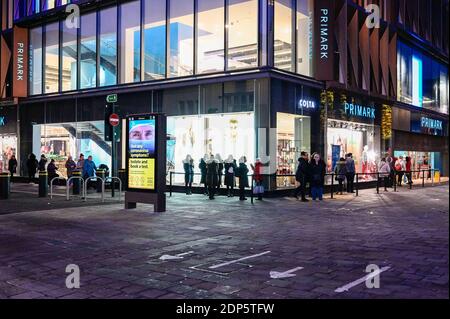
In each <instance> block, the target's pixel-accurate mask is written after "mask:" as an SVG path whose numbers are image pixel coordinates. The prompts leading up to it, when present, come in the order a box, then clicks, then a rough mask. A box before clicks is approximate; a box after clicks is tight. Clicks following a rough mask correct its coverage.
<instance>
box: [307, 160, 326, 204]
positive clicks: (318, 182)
mask: <svg viewBox="0 0 450 319" xmlns="http://www.w3.org/2000/svg"><path fill="white" fill-rule="evenodd" d="M310 168H311V181H310V183H311V193H312V194H311V195H312V199H313V200H316V199H317V198H319V200H322V199H323V186H324V184H325V162H324V161H323V160H322V159H321V158H320V155H319V154H318V153H316V154H314V157H313V158H312V159H311V162H310Z"/></svg>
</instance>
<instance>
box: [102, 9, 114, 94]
mask: <svg viewBox="0 0 450 319" xmlns="http://www.w3.org/2000/svg"><path fill="white" fill-rule="evenodd" d="M116 32H117V7H112V8H109V9H105V10H101V11H100V31H99V33H100V39H99V42H100V45H99V48H100V52H99V54H100V68H99V72H100V73H99V75H100V83H99V85H100V86H106V85H114V84H116V83H117V33H116Z"/></svg>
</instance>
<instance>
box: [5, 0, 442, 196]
mask: <svg viewBox="0 0 450 319" xmlns="http://www.w3.org/2000/svg"><path fill="white" fill-rule="evenodd" d="M74 4H76V6H74ZM373 5H376V7H373ZM373 8H374V10H375V11H374V13H372V12H368V10H369V9H373ZM78 13H79V14H78ZM0 16H1V27H2V31H1V46H0V53H1V64H0V85H1V86H0V89H1V91H0V93H1V95H0V96H1V100H0V119H2V118H3V119H4V123H7V124H4V125H0V146H1V149H2V158H1V159H0V160H2V168H3V169H6V166H7V159H8V157H10V156H11V154H12V153H16V154H17V155H18V158H19V159H20V166H21V173H22V174H25V173H26V172H25V171H26V168H25V165H24V163H25V161H26V158H27V156H28V154H29V153H32V152H33V153H35V154H37V155H39V154H41V153H43V154H47V155H48V157H51V158H55V160H56V161H57V162H59V163H60V167H64V165H62V163H63V162H64V161H65V160H66V159H67V157H68V156H69V155H72V156H73V157H74V158H77V157H78V154H79V153H83V154H85V155H91V154H92V155H93V156H94V160H95V161H96V162H97V164H100V163H105V164H107V165H108V166H110V164H111V142H107V141H105V138H104V135H105V123H104V109H105V97H106V95H108V94H111V93H116V94H118V105H119V107H120V114H121V115H122V116H125V115H126V114H136V113H143V112H164V113H166V114H167V115H168V132H167V134H168V147H167V159H168V162H167V170H172V171H177V172H180V171H182V160H183V159H184V158H185V157H186V155H187V154H190V155H192V156H193V157H194V158H195V160H196V170H197V171H198V168H197V165H198V162H199V159H200V158H201V157H203V156H204V154H217V153H218V154H220V155H221V156H222V157H223V158H225V157H228V155H230V154H231V155H233V156H234V157H235V158H239V157H240V156H246V157H247V158H248V160H249V162H253V161H254V159H255V158H256V157H260V158H262V160H263V161H264V162H268V163H269V165H268V166H267V167H266V169H267V171H266V172H267V173H270V174H275V173H278V174H292V173H294V171H295V167H296V162H297V158H298V157H299V154H300V152H301V151H307V152H310V153H311V152H319V153H320V154H322V155H323V157H324V159H325V160H326V162H327V168H328V170H330V171H331V170H332V169H333V167H334V164H335V162H336V161H337V160H338V159H339V157H341V156H342V155H344V154H345V153H349V152H351V153H353V154H354V157H355V160H356V165H357V170H358V172H372V171H375V170H376V163H377V162H378V161H379V160H380V158H381V157H383V156H384V154H385V153H386V152H389V153H391V154H392V155H409V156H411V157H412V158H413V161H414V163H415V167H416V168H420V167H422V165H423V164H424V161H426V162H428V163H430V165H431V166H432V167H433V168H438V169H440V170H441V172H442V173H443V174H444V175H447V176H448V143H447V142H448V103H449V101H448V0H447V1H446V0H433V1H427V0H414V1H405V0H403V1H401V0H386V1H351V0H336V1H332V0H183V1H181V0H130V1H119V0H114V1H110V0H103V1H99V0H97V1H93V0H91V1H81V0H80V1H64V0H41V1H36V0H23V1H22V0H20V1H18V0H1V15H0ZM378 16H379V18H380V19H379V20H378V19H377V18H376V17H378ZM374 17H375V18H374ZM0 123H2V121H1V120H0ZM120 153H121V154H122V155H123V154H124V152H120ZM120 162H121V165H123V164H124V161H122V160H120ZM63 174H64V173H63ZM292 182H293V181H292V179H287V178H279V179H277V182H276V183H275V185H273V186H274V187H285V186H290V185H292Z"/></svg>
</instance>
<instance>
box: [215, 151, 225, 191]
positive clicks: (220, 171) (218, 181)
mask: <svg viewBox="0 0 450 319" xmlns="http://www.w3.org/2000/svg"><path fill="white" fill-rule="evenodd" d="M215 159H216V161H217V162H218V163H217V165H218V173H219V175H218V176H219V177H218V180H217V195H219V192H220V186H222V176H223V168H224V166H223V160H222V157H221V156H220V154H219V153H217V154H216V157H215Z"/></svg>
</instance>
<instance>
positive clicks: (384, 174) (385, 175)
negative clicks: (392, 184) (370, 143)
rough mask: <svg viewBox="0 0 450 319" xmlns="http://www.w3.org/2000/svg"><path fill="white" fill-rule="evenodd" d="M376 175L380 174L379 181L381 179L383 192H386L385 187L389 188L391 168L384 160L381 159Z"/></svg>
mask: <svg viewBox="0 0 450 319" xmlns="http://www.w3.org/2000/svg"><path fill="white" fill-rule="evenodd" d="M378 173H380V179H383V182H384V190H385V191H386V192H387V187H388V186H389V175H390V173H391V167H390V165H389V163H388V162H386V159H385V158H384V157H383V158H382V159H381V162H380V164H379V165H378Z"/></svg>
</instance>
